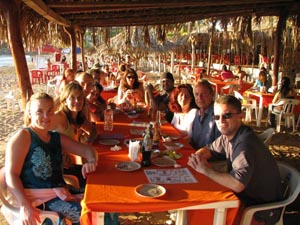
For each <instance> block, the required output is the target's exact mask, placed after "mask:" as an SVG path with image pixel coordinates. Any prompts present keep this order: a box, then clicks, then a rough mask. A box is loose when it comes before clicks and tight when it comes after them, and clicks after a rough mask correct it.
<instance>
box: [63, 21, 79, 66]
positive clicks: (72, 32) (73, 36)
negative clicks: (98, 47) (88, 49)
mask: <svg viewBox="0 0 300 225" xmlns="http://www.w3.org/2000/svg"><path fill="white" fill-rule="evenodd" d="M65 30H66V31H67V33H68V34H69V37H70V40H71V49H72V51H71V52H72V66H71V68H72V69H73V70H74V71H76V70H77V57H76V33H75V29H74V27H73V26H71V27H65ZM81 51H82V50H81Z"/></svg>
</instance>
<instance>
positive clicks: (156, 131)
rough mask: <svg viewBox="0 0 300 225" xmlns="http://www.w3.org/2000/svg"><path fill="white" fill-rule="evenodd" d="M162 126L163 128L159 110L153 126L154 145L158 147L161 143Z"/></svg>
mask: <svg viewBox="0 0 300 225" xmlns="http://www.w3.org/2000/svg"><path fill="white" fill-rule="evenodd" d="M160 126H161V122H160V111H159V110H157V112H156V120H155V123H154V126H153V130H154V131H153V145H156V146H157V145H158V144H159V141H160Z"/></svg>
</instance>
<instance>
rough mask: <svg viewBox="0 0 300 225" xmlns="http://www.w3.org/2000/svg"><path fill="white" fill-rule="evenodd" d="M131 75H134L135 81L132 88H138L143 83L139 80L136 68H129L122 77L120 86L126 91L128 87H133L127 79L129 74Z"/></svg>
mask: <svg viewBox="0 0 300 225" xmlns="http://www.w3.org/2000/svg"><path fill="white" fill-rule="evenodd" d="M129 75H131V76H133V77H134V83H133V87H132V89H138V88H139V86H140V85H142V84H141V83H140V82H139V77H138V75H137V73H136V72H135V70H134V69H131V68H127V69H126V70H125V72H124V75H123V77H122V82H121V86H120V88H121V89H122V90H125V91H126V90H128V89H131V87H130V86H129V85H128V83H127V80H126V78H127V76H129Z"/></svg>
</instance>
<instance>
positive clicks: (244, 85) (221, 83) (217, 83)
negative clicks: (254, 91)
mask: <svg viewBox="0 0 300 225" xmlns="http://www.w3.org/2000/svg"><path fill="white" fill-rule="evenodd" d="M209 81H210V82H211V83H214V84H215V86H216V87H217V90H218V94H220V93H221V89H222V87H224V86H225V85H227V84H236V85H239V84H238V80H233V81H222V80H218V79H213V78H211V79H209ZM240 86H241V89H240V90H239V92H240V93H244V92H245V91H246V90H248V89H249V88H251V87H252V86H253V84H252V83H245V82H244V83H242V84H240Z"/></svg>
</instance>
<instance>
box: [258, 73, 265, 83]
mask: <svg viewBox="0 0 300 225" xmlns="http://www.w3.org/2000/svg"><path fill="white" fill-rule="evenodd" d="M258 80H259V81H260V82H261V83H265V82H266V81H267V73H266V72H265V71H264V70H261V71H259V74H258Z"/></svg>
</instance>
